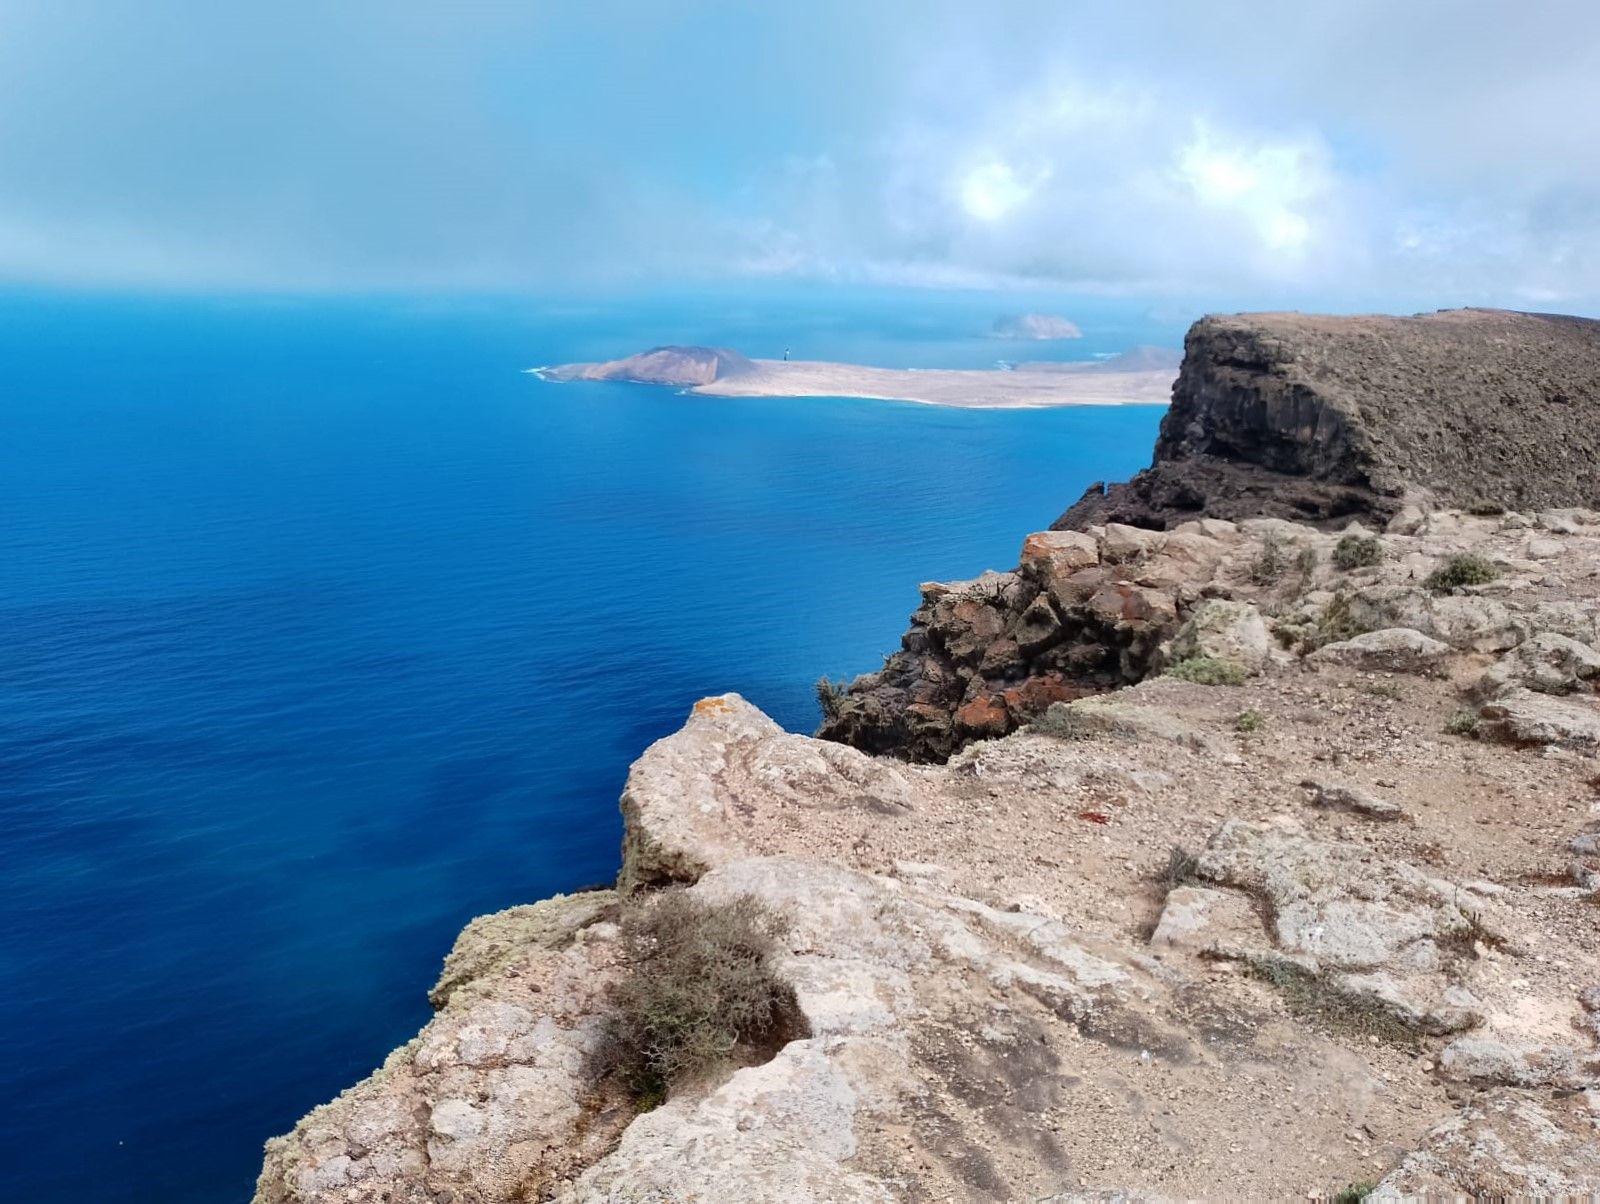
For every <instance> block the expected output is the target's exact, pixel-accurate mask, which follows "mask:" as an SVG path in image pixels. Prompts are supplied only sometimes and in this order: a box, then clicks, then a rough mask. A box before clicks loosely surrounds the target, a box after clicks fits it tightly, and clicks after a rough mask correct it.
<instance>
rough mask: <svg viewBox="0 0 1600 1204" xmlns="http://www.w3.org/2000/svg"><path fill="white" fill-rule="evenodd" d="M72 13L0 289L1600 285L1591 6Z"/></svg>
mask: <svg viewBox="0 0 1600 1204" xmlns="http://www.w3.org/2000/svg"><path fill="white" fill-rule="evenodd" d="M72 7H73V6H60V5H51V4H46V3H44V2H43V0H15V2H14V3H13V4H11V5H9V6H7V7H6V10H5V13H4V16H3V19H0V163H4V164H5V165H6V171H5V173H4V174H3V176H0V284H4V283H7V282H45V283H51V284H60V285H72V286H86V287H87V286H94V285H104V284H109V285H121V286H130V285H131V286H135V287H178V288H219V287H220V288H263V289H287V290H293V289H303V288H316V289H368V288H404V289H463V288H512V289H549V288H561V287H569V286H573V285H579V286H587V287H611V286H614V285H625V284H631V283H638V282H660V281H671V280H707V279H716V278H725V279H726V278H733V279H737V278H742V277H748V276H752V275H756V276H763V277H770V278H782V279H802V278H821V279H828V280H864V281H872V282H876V283H882V282H899V283H905V284H912V285H917V286H921V287H960V288H971V287H1028V286H1037V287H1049V288H1078V289H1085V290H1094V291H1121V292H1146V293H1163V294H1173V295H1177V294H1184V295H1194V294H1206V295H1214V294H1219V293H1226V294H1228V295H1231V296H1241V297H1261V298H1263V299H1266V298H1268V297H1271V298H1273V299H1284V298H1291V299H1293V298H1299V297H1302V296H1305V297H1318V298H1335V299H1337V298H1341V297H1344V298H1356V297H1359V298H1361V299H1363V301H1364V302H1365V303H1369V304H1370V303H1373V302H1383V303H1387V304H1393V305H1405V304H1426V303H1427V302H1429V301H1436V302H1437V303H1441V304H1443V303H1463V302H1472V303H1495V302H1497V301H1498V302H1508V303H1514V302H1516V301H1517V300H1518V299H1520V298H1529V297H1536V298H1540V299H1541V303H1545V304H1550V305H1566V306H1577V305H1578V304H1579V303H1580V302H1584V301H1588V302H1589V303H1591V304H1595V305H1600V157H1597V156H1596V155H1595V154H1594V153H1593V148H1594V146H1596V145H1600V6H1597V5H1594V4H1592V3H1589V0H1538V2H1536V3H1534V4H1532V5H1527V6H1520V7H1518V8H1516V9H1510V8H1508V7H1507V6H1504V5H1503V4H1500V3H1498V2H1496V0H1460V2H1459V3H1458V4H1456V5H1454V6H1452V19H1451V20H1450V21H1449V22H1447V23H1445V22H1441V21H1440V20H1439V19H1438V15H1437V13H1432V12H1430V11H1428V10H1429V8H1430V6H1427V5H1415V6H1395V5H1393V4H1392V3H1387V2H1385V0H1307V3H1306V4H1303V5H1294V6H1283V5H1281V4H1279V5H1272V4H1268V3H1266V2H1265V0H1215V3H1214V4H1213V5H1210V6H1207V7H1206V8H1204V9H1201V8H1200V7H1199V6H1194V5H1190V4H1186V3H1183V2H1182V0H1152V2H1151V4H1150V5H1148V6H1146V7H1144V8H1141V9H1140V10H1139V11H1138V12H1137V13H1135V12H1134V11H1133V10H1131V9H1130V8H1129V7H1128V6H1127V5H1126V4H1122V3H1114V2H1112V0H1076V2H1075V3H1073V4H1071V5H1063V4H1060V3H1058V2H1053V0H1016V2H1015V3H1014V4H1007V5H1005V6H1002V7H1001V8H1000V9H998V10H996V9H995V8H994V7H993V6H980V5H978V4H975V3H971V2H967V3H963V2H961V0H882V3H878V4H874V5H871V6H862V5H860V4H859V3H847V2H846V0H812V2H811V3H808V4H806V5H803V6H802V5H788V4H784V3H774V4H771V5H763V6H760V7H756V6H748V5H743V4H739V3H736V2H735V0H688V2H687V3H685V4H684V5H679V6H673V7H672V8H671V9H666V8H663V7H661V6H658V5H652V4H649V3H647V0H594V2H593V3H592V4H586V5H583V6H544V5H524V6H510V5H504V6H502V5H482V6H479V5H473V6H464V7H461V8H457V9H450V10H445V9H443V8H441V7H439V6H437V5H434V4H431V3H426V2H423V0H382V2H380V0H351V3H350V4H348V5H340V6H332V7H329V6H324V5H319V4H316V3H313V2H312V0H282V3H281V4H280V5H279V6H277V7H275V8H274V9H273V10H272V11H271V13H270V15H268V14H266V13H265V12H264V11H263V12H262V13H256V12H254V11H253V10H250V9H248V8H235V7H233V6H218V5H211V4H204V3H201V0H164V3H163V4H162V6H161V7H162V11H163V13H164V14H166V16H168V17H170V20H166V21H164V22H152V21H150V20H149V19H148V13H147V11H146V9H145V8H143V7H142V6H138V5H135V4H133V3H132V2H131V0H89V2H88V6H87V10H84V9H82V8H81V6H80V8H79V9H77V10H74V11H76V12H78V14H79V15H78V16H74V15H73V12H69V11H68V10H69V9H71V8H72ZM83 11H89V12H90V13H92V15H93V18H94V19H92V20H85V19H80V18H81V14H82V12H83Z"/></svg>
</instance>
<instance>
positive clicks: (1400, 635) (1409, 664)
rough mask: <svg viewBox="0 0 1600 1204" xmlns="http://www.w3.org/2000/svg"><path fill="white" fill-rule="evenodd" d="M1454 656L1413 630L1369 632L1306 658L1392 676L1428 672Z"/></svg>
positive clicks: (1314, 661) (1324, 646) (1405, 628)
mask: <svg viewBox="0 0 1600 1204" xmlns="http://www.w3.org/2000/svg"><path fill="white" fill-rule="evenodd" d="M1449 654H1450V646H1449V645H1448V644H1443V643H1440V642H1439V641H1438V640H1435V639H1430V638H1429V637H1427V636H1425V635H1423V634H1422V633H1421V632H1420V631H1413V630H1412V629H1411V628H1409V627H1390V628H1386V629H1384V630H1382V631H1368V632H1365V633H1363V634H1362V635H1358V636H1355V637H1354V638H1352V639H1348V640H1340V641H1338V642H1337V643H1333V644H1325V645H1323V646H1322V647H1321V648H1318V649H1317V650H1316V651H1315V652H1313V653H1311V655H1310V656H1308V657H1307V658H1306V659H1307V660H1309V661H1311V662H1312V663H1313V664H1318V665H1344V666H1346V667H1348V668H1352V669H1371V670H1382V671H1387V672H1390V673H1426V672H1429V671H1431V670H1433V669H1435V668H1437V667H1438V666H1439V664H1440V663H1441V662H1442V661H1443V660H1444V658H1445V657H1446V656H1448V655H1449Z"/></svg>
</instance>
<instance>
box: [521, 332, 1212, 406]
mask: <svg viewBox="0 0 1600 1204" xmlns="http://www.w3.org/2000/svg"><path fill="white" fill-rule="evenodd" d="M1180 359H1181V357H1180V356H1179V354H1178V353H1177V352H1175V351H1168V350H1166V349H1164V348H1160V347H1136V348H1134V349H1132V350H1131V351H1128V352H1124V353H1123V354H1122V355H1117V356H1111V357H1110V358H1107V359H1102V360H1096V361H1093V362H1090V363H1071V364H1057V363H1026V364H1017V365H1013V366H1007V367H1002V368H994V369H972V368H873V367H868V366H867V365H864V364H837V363H830V362H827V361H824V360H763V359H750V358H748V357H746V356H744V355H741V354H739V353H738V352H737V351H730V350H728V349H726V348H722V347H655V348H652V349H651V350H649V351H644V352H640V353H639V354H637V355H630V356H627V357H626V358H624V359H618V360H608V361H605V362H603V363H590V364H562V365H559V366H555V367H546V368H530V369H529V371H530V372H532V373H534V374H535V375H537V376H538V377H539V378H540V379H542V380H549V381H578V380H603V381H628V382H632V383H634V384H645V385H670V386H672V387H674V388H680V389H685V390H687V391H689V392H691V393H701V394H706V395H709V396H716V397H866V398H872V399H875V400H881V401H912V402H920V403H922V404H925V405H941V406H962V407H968V408H973V409H1021V408H1032V407H1040V406H1070V405H1166V404H1167V402H1168V401H1169V400H1170V398H1171V394H1172V382H1173V380H1174V378H1175V377H1176V376H1177V373H1178V364H1179V361H1180Z"/></svg>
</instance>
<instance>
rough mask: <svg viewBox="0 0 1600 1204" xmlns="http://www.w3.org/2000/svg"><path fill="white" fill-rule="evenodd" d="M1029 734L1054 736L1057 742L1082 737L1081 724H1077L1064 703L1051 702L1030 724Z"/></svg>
mask: <svg viewBox="0 0 1600 1204" xmlns="http://www.w3.org/2000/svg"><path fill="white" fill-rule="evenodd" d="M1027 730H1028V731H1029V732H1030V733H1032V734H1033V735H1035V736H1054V737H1055V738H1056V739H1057V740H1076V739H1077V738H1078V737H1079V736H1081V735H1083V724H1081V723H1080V722H1078V720H1077V718H1076V717H1075V716H1074V715H1073V713H1072V711H1071V710H1069V709H1068V707H1067V704H1066V703H1064V702H1052V703H1051V704H1050V705H1049V707H1048V708H1046V710H1045V712H1044V714H1042V715H1040V716H1039V717H1038V718H1037V719H1035V720H1034V721H1033V722H1032V723H1030V724H1028V729H1027Z"/></svg>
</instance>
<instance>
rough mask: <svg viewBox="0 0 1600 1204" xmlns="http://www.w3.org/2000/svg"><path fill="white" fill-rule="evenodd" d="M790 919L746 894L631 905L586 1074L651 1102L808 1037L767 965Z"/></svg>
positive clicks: (679, 894) (679, 896)
mask: <svg viewBox="0 0 1600 1204" xmlns="http://www.w3.org/2000/svg"><path fill="white" fill-rule="evenodd" d="M787 926H788V925H787V922H786V921H785V919H784V918H783V917H782V916H781V915H779V914H778V913H777V912H775V911H773V910H772V909H771V908H770V907H768V906H767V905H766V904H764V903H762V902H761V901H760V900H757V899H755V898H752V897H750V896H748V895H742V896H740V897H738V898H736V899H734V900H732V901H730V902H727V903H722V904H716V905H712V904H707V903H704V902H702V901H701V900H699V899H698V898H696V897H695V896H693V895H691V894H689V893H688V892H686V891H684V890H682V889H674V890H669V891H666V892H664V893H662V894H660V895H656V896H654V897H650V898H644V899H640V900H637V901H635V902H633V903H630V904H629V905H628V907H627V908H626V909H625V910H624V912H623V915H622V919H621V943H622V949H623V953H624V956H625V959H626V962H625V966H626V968H625V970H624V973H623V975H622V977H621V978H620V979H619V980H618V981H617V982H616V983H615V984H613V986H612V987H611V989H610V991H609V993H608V994H609V999H608V1002H609V1003H610V1012H609V1013H608V1015H607V1016H606V1017H605V1020H604V1022H603V1027H602V1030H601V1038H600V1041H599V1043H598V1044H597V1046H596V1047H595V1049H594V1052H593V1053H592V1054H591V1055H590V1058H589V1066H588V1070H589V1075H590V1077H591V1079H593V1080H594V1081H595V1082H596V1083H597V1084H598V1083H604V1082H614V1083H617V1084H619V1085H620V1086H621V1087H622V1088H623V1089H624V1090H625V1091H627V1093H628V1094H629V1095H630V1096H631V1097H632V1099H633V1100H634V1102H635V1104H636V1105H637V1106H639V1107H640V1108H650V1107H654V1106H655V1105H657V1104H659V1103H661V1102H662V1101H663V1100H665V1099H666V1098H667V1096H668V1094H669V1093H670V1092H671V1091H673V1090H674V1089H676V1088H678V1087H680V1086H683V1085H685V1084H687V1083H692V1082H696V1081H700V1080H704V1079H707V1078H710V1077H712V1076H714V1075H717V1074H721V1073H724V1072H726V1071H727V1070H729V1069H732V1068H735V1067H738V1066H742V1065H753V1064H757V1063H759V1062H764V1061H767V1060H768V1059H770V1058H771V1057H772V1056H773V1055H774V1054H776V1053H777V1051H778V1050H779V1049H781V1048H782V1047H783V1046H784V1045H786V1044H787V1043H788V1042H790V1041H792V1040H795V1039H797V1038H799V1037H803V1036H806V1035H808V1030H807V1026H806V1022H805V1017H804V1015H803V1014H802V1013H801V1011H800V1007H799V1004H798V1003H797V1002H796V1000H795V994H794V989H793V988H792V987H790V986H789V984H788V983H786V982H784V981H783V980H782V979H780V978H779V977H777V975H776V974H775V973H774V972H773V969H772V965H771V962H772V958H773V956H774V954H775V953H776V951H777V938H778V937H779V936H781V935H782V934H783V932H784V931H785V930H786V928H787Z"/></svg>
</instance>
